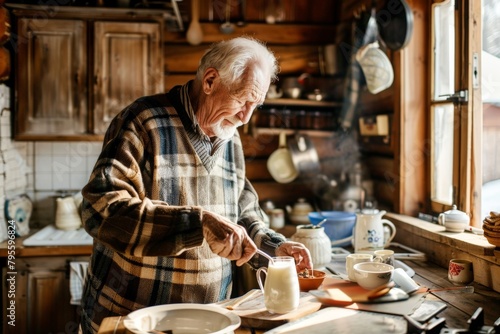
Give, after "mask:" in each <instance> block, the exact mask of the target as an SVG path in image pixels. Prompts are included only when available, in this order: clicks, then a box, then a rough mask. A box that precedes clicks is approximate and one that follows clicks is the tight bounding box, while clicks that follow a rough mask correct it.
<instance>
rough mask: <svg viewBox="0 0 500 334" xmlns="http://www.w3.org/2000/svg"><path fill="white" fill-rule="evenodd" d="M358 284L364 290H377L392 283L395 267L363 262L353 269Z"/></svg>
mask: <svg viewBox="0 0 500 334" xmlns="http://www.w3.org/2000/svg"><path fill="white" fill-rule="evenodd" d="M353 269H354V275H355V276H356V282H357V283H358V284H359V285H360V286H361V287H362V288H364V289H366V290H371V289H375V288H377V287H379V286H381V285H383V284H387V283H389V282H390V281H391V278H392V273H393V272H394V267H393V266H391V265H388V264H385V263H377V262H361V263H356V264H355V265H354V267H353Z"/></svg>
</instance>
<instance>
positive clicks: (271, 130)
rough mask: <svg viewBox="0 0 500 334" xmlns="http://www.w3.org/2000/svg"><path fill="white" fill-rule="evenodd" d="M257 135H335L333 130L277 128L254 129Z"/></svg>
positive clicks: (326, 136)
mask: <svg viewBox="0 0 500 334" xmlns="http://www.w3.org/2000/svg"><path fill="white" fill-rule="evenodd" d="M254 131H255V133H256V134H257V135H261V134H262V135H272V136H274V135H275V136H279V134H280V133H281V132H285V133H286V134H287V135H292V134H294V133H296V132H299V133H304V134H306V135H308V136H310V137H323V138H333V137H334V136H335V135H336V134H335V131H334V130H330V131H328V130H302V129H278V128H258V127H256V128H255V129H254Z"/></svg>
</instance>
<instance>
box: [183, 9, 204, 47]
mask: <svg viewBox="0 0 500 334" xmlns="http://www.w3.org/2000/svg"><path fill="white" fill-rule="evenodd" d="M198 1H199V0H191V5H192V7H191V23H190V24H189V28H188V31H187V33H186V39H187V41H188V43H189V44H191V45H198V44H200V43H201V41H202V40H203V31H202V30H201V26H200V22H199V2H198Z"/></svg>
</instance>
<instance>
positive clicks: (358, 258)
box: [345, 253, 373, 282]
mask: <svg viewBox="0 0 500 334" xmlns="http://www.w3.org/2000/svg"><path fill="white" fill-rule="evenodd" d="M372 260H373V256H372V255H371V254H366V253H361V254H358V253H354V254H349V255H347V257H346V258H345V269H346V272H347V277H348V278H349V280H350V281H352V282H356V275H355V274H354V265H355V264H357V263H361V262H371V261H372Z"/></svg>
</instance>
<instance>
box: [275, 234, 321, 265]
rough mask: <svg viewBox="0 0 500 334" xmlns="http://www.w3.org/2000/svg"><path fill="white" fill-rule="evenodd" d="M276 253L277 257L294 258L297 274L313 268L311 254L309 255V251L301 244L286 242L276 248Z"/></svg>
mask: <svg viewBox="0 0 500 334" xmlns="http://www.w3.org/2000/svg"><path fill="white" fill-rule="evenodd" d="M275 253H276V256H291V257H293V258H294V259H295V268H296V269H297V272H301V271H303V270H304V269H306V268H307V269H311V268H312V260H311V253H309V250H308V249H307V248H306V247H305V246H304V245H303V244H301V243H299V242H294V241H287V242H284V243H282V244H281V245H280V246H279V247H278V248H276V251H275Z"/></svg>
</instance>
